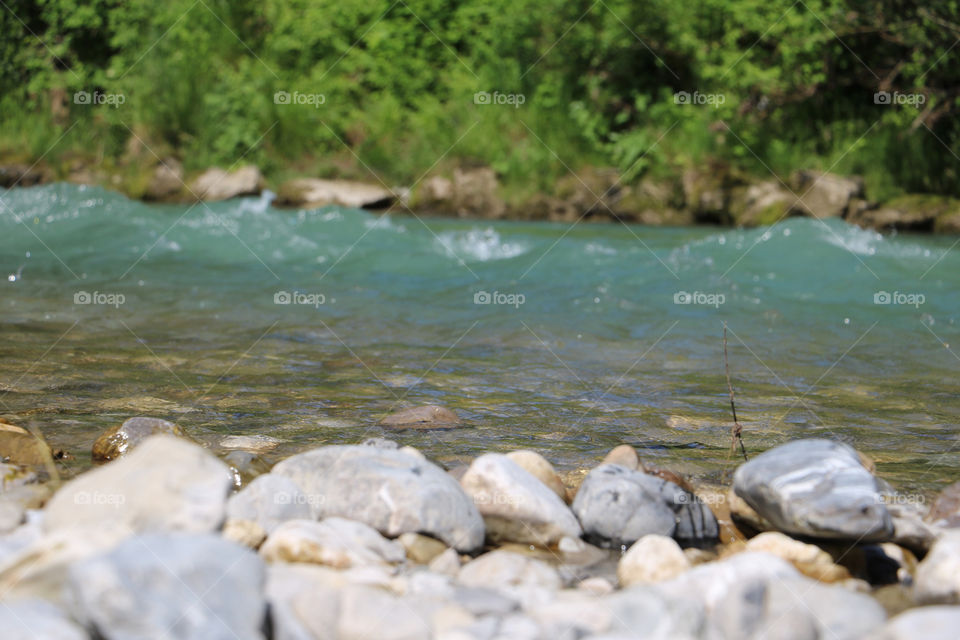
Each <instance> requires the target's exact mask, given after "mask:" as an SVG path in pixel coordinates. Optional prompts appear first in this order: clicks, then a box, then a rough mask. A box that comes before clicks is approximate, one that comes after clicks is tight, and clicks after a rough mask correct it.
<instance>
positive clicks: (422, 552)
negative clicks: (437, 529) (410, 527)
mask: <svg viewBox="0 0 960 640" xmlns="http://www.w3.org/2000/svg"><path fill="white" fill-rule="evenodd" d="M397 542H399V543H400V544H402V545H403V548H404V550H405V551H406V554H407V558H409V559H410V560H411V561H412V562H416V563H417V564H430V562H431V561H432V560H433V559H434V558H436V557H437V556H439V555H440V554H441V553H443V552H444V551H446V550H447V545H445V544H443V543H442V542H440V541H439V540H436V539H434V538H431V537H430V536H424V535H420V534H419V533H404V534H403V535H401V536H400V537H399V538H397ZM454 553H456V551H454Z"/></svg>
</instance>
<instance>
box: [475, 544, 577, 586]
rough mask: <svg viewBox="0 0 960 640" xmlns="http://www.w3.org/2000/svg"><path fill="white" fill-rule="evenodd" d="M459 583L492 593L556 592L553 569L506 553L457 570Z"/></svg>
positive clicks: (487, 555)
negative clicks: (535, 589)
mask: <svg viewBox="0 0 960 640" xmlns="http://www.w3.org/2000/svg"><path fill="white" fill-rule="evenodd" d="M458 579H459V581H460V583H461V584H463V585H465V586H468V587H488V588H492V589H497V588H502V587H516V586H522V587H526V586H535V587H545V588H547V589H559V588H560V587H561V586H563V585H562V582H561V580H560V575H559V574H558V573H557V571H556V569H554V568H553V567H551V566H550V565H548V564H547V563H545V562H543V561H541V560H536V559H535V558H529V557H527V556H523V555H520V554H519V553H513V552H510V551H491V552H489V553H485V554H483V555H482V556H480V557H478V558H476V559H475V560H473V561H471V562H468V563H467V564H465V565H463V567H461V568H460V575H459V578H458Z"/></svg>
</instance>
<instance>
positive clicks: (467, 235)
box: [437, 227, 529, 262]
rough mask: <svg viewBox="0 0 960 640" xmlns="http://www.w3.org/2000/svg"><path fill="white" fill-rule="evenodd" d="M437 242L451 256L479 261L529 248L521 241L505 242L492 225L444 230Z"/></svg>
mask: <svg viewBox="0 0 960 640" xmlns="http://www.w3.org/2000/svg"><path fill="white" fill-rule="evenodd" d="M437 244H439V245H440V247H441V249H442V250H443V252H444V253H445V254H446V255H447V256H449V257H451V258H457V259H462V260H475V261H479V262H488V261H490V260H507V259H510V258H515V257H517V256H519V255H523V254H524V253H526V252H527V251H528V250H529V247H528V246H527V245H525V244H523V243H521V242H505V241H504V240H503V239H502V238H501V237H500V234H499V233H497V232H496V231H494V229H493V228H492V227H487V228H486V229H470V230H469V231H445V232H443V233H441V234H439V236H438V237H437Z"/></svg>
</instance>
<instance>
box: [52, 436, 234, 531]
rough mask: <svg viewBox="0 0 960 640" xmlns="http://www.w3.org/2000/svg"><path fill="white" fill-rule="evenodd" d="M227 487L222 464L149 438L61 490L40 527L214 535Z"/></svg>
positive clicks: (198, 451) (186, 446)
mask: <svg viewBox="0 0 960 640" xmlns="http://www.w3.org/2000/svg"><path fill="white" fill-rule="evenodd" d="M231 486H232V480H231V478H230V472H229V470H228V469H227V467H226V465H224V464H223V463H222V462H220V461H219V460H217V459H216V458H215V457H214V456H213V455H211V454H210V453H208V452H207V451H205V450H204V449H202V448H200V447H198V446H197V445H195V444H192V443H190V442H187V441H185V440H183V439H181V438H176V437H173V436H167V435H159V436H151V437H150V438H148V439H147V440H145V441H144V442H143V443H142V444H140V445H139V446H138V447H137V448H135V449H134V450H133V451H131V452H130V453H128V454H127V455H125V456H124V457H122V458H120V459H119V460H115V461H113V462H110V463H109V464H106V465H104V466H102V467H99V468H97V469H92V470H90V471H87V472H86V473H84V474H82V475H80V476H78V477H77V478H74V479H73V480H71V481H70V482H68V483H67V484H65V485H64V486H63V487H61V488H60V490H59V491H57V493H55V494H54V496H53V498H51V499H50V502H49V503H48V504H47V507H46V510H45V511H46V516H45V518H44V525H45V527H46V529H47V531H56V530H59V529H67V528H72V527H83V526H90V527H111V528H114V529H117V530H122V531H125V532H128V533H134V532H138V533H139V532H147V531H171V530H177V531H191V532H204V531H213V530H215V529H218V528H219V527H220V525H221V524H222V523H223V520H224V516H225V513H226V502H227V494H228V492H229V491H230V488H231Z"/></svg>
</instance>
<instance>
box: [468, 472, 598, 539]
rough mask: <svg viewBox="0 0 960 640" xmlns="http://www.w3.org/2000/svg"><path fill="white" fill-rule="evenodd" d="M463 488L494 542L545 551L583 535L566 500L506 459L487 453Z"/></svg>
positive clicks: (488, 535)
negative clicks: (535, 547)
mask: <svg viewBox="0 0 960 640" xmlns="http://www.w3.org/2000/svg"><path fill="white" fill-rule="evenodd" d="M460 486H462V487H463V490H464V491H466V493H467V495H468V496H470V497H471V498H472V499H473V503H474V504H475V505H476V506H477V509H479V511H480V514H481V515H482V516H483V520H484V523H485V524H486V529H487V537H488V538H490V539H491V540H493V541H494V542H506V541H509V542H521V543H527V544H535V545H539V546H541V547H547V546H550V545H551V544H554V543H556V542H558V541H559V540H560V539H561V538H563V537H564V536H570V537H572V538H579V537H580V534H581V533H582V531H581V529H580V523H579V522H577V519H576V517H575V516H574V515H573V513H572V512H571V511H570V509H569V508H568V507H567V505H566V504H565V503H564V502H563V500H561V499H560V497H559V496H558V495H557V494H556V493H554V492H553V491H552V490H551V489H550V488H549V487H547V485H545V484H544V483H543V482H541V481H540V480H538V479H537V478H536V477H535V476H534V475H533V474H531V473H530V472H528V471H526V470H525V469H523V468H522V467H521V466H520V465H518V464H517V463H515V462H514V461H513V460H511V459H510V458H508V457H507V456H505V455H503V454H499V453H487V454H484V455H482V456H480V457H479V458H477V459H476V460H474V461H473V463H472V464H471V465H470V468H469V469H467V472H466V473H465V474H463V477H462V478H461V479H460Z"/></svg>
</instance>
